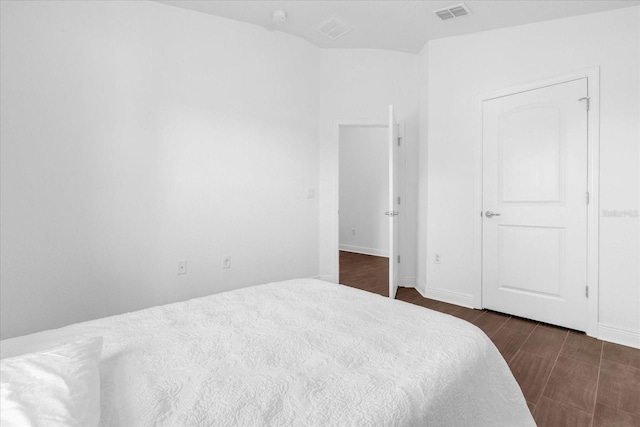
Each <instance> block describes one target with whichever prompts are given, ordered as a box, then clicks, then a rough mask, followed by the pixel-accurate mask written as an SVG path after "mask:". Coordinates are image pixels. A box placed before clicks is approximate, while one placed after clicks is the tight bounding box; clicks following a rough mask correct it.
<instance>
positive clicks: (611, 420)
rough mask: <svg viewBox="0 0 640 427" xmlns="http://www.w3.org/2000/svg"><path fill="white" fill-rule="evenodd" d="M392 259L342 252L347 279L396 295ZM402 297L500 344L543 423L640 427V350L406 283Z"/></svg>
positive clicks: (352, 283) (563, 426)
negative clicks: (439, 296)
mask: <svg viewBox="0 0 640 427" xmlns="http://www.w3.org/2000/svg"><path fill="white" fill-rule="evenodd" d="M388 271H389V270H388V259H387V258H383V257H375V256H369V255H360V254H353V253H348V252H340V283H342V284H345V285H348V286H353V287H355V288H359V289H363V290H366V291H369V292H375V293H377V294H380V295H385V296H386V295H388V285H387V283H388V282H387V280H388ZM396 298H397V299H399V300H402V301H405V302H408V303H411V304H416V305H420V306H423V307H426V308H429V309H432V310H436V311H440V312H443V313H447V314H450V315H452V316H456V317H459V318H461V319H464V320H466V321H468V322H471V323H473V324H475V325H476V326H478V327H479V328H480V329H482V330H483V331H484V332H485V333H486V334H487V336H489V338H490V339H491V340H492V341H493V343H494V344H495V345H496V347H497V348H498V350H500V353H502V355H503V357H504V358H505V360H506V361H507V363H508V364H509V367H510V368H511V371H512V372H513V375H514V377H515V378H516V380H517V381H518V383H519V384H520V387H521V388H522V392H523V394H524V396H525V398H526V399H527V403H528V405H529V409H531V412H532V413H533V417H534V418H535V420H536V423H537V424H538V426H539V427H544V426H552V427H571V426H576V427H604V426H607V427H623V426H630V427H640V350H638V349H635V348H631V347H626V346H622V345H618V344H612V343H609V342H605V341H600V340H597V339H594V338H591V337H588V336H586V335H585V334H583V333H580V332H576V331H572V330H568V329H565V328H560V327H556V326H551V325H547V324H543V323H539V322H534V321H531V320H526V319H522V318H518V317H515V316H509V315H506V314H502V313H497V312H493V311H489V310H471V309H468V308H465V307H460V306H457V305H453V304H448V303H445V302H440V301H435V300H431V299H428V298H423V297H422V296H421V295H420V294H419V293H418V292H417V291H416V290H415V289H413V288H400V289H398V293H397V295H396Z"/></svg>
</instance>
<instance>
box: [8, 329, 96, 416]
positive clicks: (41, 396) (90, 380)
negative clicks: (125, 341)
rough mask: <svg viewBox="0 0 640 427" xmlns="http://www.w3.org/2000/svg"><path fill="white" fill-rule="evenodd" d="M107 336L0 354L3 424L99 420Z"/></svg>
mask: <svg viewBox="0 0 640 427" xmlns="http://www.w3.org/2000/svg"><path fill="white" fill-rule="evenodd" d="M101 352H102V337H97V338H91V339H88V340H82V341H76V342H72V343H69V344H66V345H63V346H60V347H56V348H53V349H51V350H45V351H40V352H37V353H29V354H25V355H22V356H18V357H11V358H7V359H2V360H0V425H2V427H9V426H82V427H84V426H87V427H89V426H97V425H98V423H99V422H100V372H99V369H98V366H99V363H100V353H101Z"/></svg>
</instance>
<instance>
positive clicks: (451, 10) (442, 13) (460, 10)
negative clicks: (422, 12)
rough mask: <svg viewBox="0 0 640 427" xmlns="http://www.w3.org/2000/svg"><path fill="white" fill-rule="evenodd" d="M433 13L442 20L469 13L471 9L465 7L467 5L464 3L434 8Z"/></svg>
mask: <svg viewBox="0 0 640 427" xmlns="http://www.w3.org/2000/svg"><path fill="white" fill-rule="evenodd" d="M433 13H435V14H436V15H438V17H439V18H440V19H442V20H443V21H446V20H449V19H453V18H460V17H461V16H467V15H471V11H470V10H469V8H468V7H467V5H465V4H464V3H460V4H456V5H455V6H449V7H445V8H442V9H438V10H434V11H433Z"/></svg>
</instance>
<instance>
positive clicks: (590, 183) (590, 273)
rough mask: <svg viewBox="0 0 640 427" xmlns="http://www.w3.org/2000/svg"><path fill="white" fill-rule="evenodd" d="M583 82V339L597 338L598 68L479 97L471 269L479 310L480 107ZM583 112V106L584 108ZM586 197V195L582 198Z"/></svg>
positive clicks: (481, 151) (481, 179) (480, 283)
mask: <svg viewBox="0 0 640 427" xmlns="http://www.w3.org/2000/svg"><path fill="white" fill-rule="evenodd" d="M583 78H586V79H587V96H588V97H589V101H590V102H589V104H590V105H589V111H588V116H587V117H588V122H587V165H588V167H587V189H588V192H589V205H588V206H587V284H586V285H587V286H589V298H588V300H587V325H586V329H587V330H586V333H587V335H590V336H593V337H598V336H599V335H600V334H599V329H601V328H599V325H598V307H599V305H598V295H599V283H598V274H599V257H598V250H599V247H598V244H599V191H598V190H599V176H598V171H599V152H600V149H599V148H600V67H599V66H593V67H589V68H586V69H582V70H578V71H575V72H571V73H567V74H563V75H558V76H553V77H550V78H547V79H541V80H538V81H534V82H529V83H526V84H522V85H518V86H513V87H508V88H504V89H500V90H496V91H493V92H490V93H487V94H485V95H483V96H480V97H479V99H478V103H477V108H478V110H477V111H478V114H479V117H480V120H479V123H478V130H477V135H478V144H477V145H476V152H475V155H476V189H475V194H476V200H475V206H476V209H477V210H476V212H477V215H478V217H476V218H477V222H476V228H475V229H476V233H475V236H474V242H475V248H476V250H475V253H476V257H475V263H474V264H475V265H474V271H475V272H476V277H477V278H478V279H477V284H476V292H474V294H475V296H474V306H475V307H476V308H482V307H483V301H482V245H483V243H482V242H483V237H482V227H483V218H482V216H481V215H482V212H483V182H482V181H483V139H482V134H483V119H482V117H483V103H484V102H485V101H489V100H492V99H495V98H500V97H504V96H510V95H515V94H519V93H522V92H527V91H532V90H537V89H542V88H545V87H549V86H553V85H559V84H564V83H568V82H571V81H575V80H579V79H583ZM585 104H586V103H585ZM585 108H586V105H585ZM585 197H586V195H585Z"/></svg>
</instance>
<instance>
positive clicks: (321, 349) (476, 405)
mask: <svg viewBox="0 0 640 427" xmlns="http://www.w3.org/2000/svg"><path fill="white" fill-rule="evenodd" d="M98 336H99V337H102V339H103V348H102V354H101V357H100V361H99V369H100V408H101V419H100V422H101V424H102V425H103V426H150V425H163V426H211V425H216V426H221V425H246V426H249V425H250V426H254V425H273V426H329V425H336V426H346V425H349V426H354V425H362V426H414V425H415V426H418V425H421V426H425V425H428V426H491V427H498V426H509V427H515V426H534V425H535V423H534V421H533V419H532V417H531V414H530V412H529V410H528V408H527V405H526V402H525V400H524V397H523V395H522V392H521V390H520V388H519V386H518V384H517V383H516V381H515V379H514V377H513V376H512V374H511V371H510V370H509V368H508V366H507V364H506V363H505V361H504V359H503V358H502V356H501V355H500V353H499V352H498V350H497V349H496V347H495V346H494V345H493V344H492V342H491V341H490V340H489V339H488V338H487V336H486V335H485V334H484V333H483V332H482V331H481V330H480V329H478V328H476V327H475V326H473V325H471V324H470V323H468V322H465V321H463V320H460V319H457V318H454V317H452V316H449V315H446V314H443V313H438V312H435V311H432V310H428V309H425V308H423V307H419V306H415V305H412V304H407V303H404V302H401V301H396V300H390V299H388V298H385V297H381V296H379V295H375V294H371V293H368V292H364V291H359V290H356V289H352V288H348V287H345V286H341V285H336V284H332V283H327V282H323V281H318V280H312V279H300V280H291V281H285V282H277V283H270V284H266V285H259V286H254V287H250V288H244V289H239V290H235V291H231V292H226V293H221V294H216V295H211V296H207V297H203V298H197V299H193V300H189V301H186V302H180V303H174V304H169V305H164V306H158V307H153V308H149V309H145V310H141V311H137V312H132V313H127V314H122V315H117V316H112V317H108V318H104V319H98V320H93V321H88V322H83V323H78V324H75V325H71V326H67V327H64V328H61V329H56V330H50V331H45V332H40V333H37V334H32V335H27V336H24V337H18V338H12V339H8V340H4V341H2V342H1V343H0V350H1V351H2V354H1V356H2V358H5V357H9V356H15V355H18V354H23V353H27V352H33V351H37V350H42V349H46V348H49V347H52V346H57V345H60V344H63V343H65V342H69V341H73V340H78V339H84V338H91V337H98Z"/></svg>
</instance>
